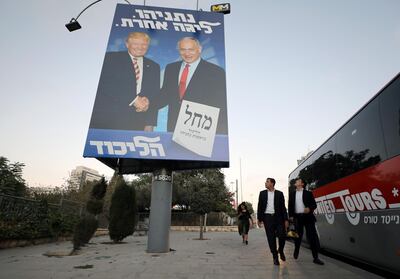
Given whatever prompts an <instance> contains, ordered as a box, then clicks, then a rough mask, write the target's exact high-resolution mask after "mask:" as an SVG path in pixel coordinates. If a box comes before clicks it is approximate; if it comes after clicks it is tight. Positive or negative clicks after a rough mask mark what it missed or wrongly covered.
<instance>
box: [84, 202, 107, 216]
mask: <svg viewBox="0 0 400 279" xmlns="http://www.w3.org/2000/svg"><path fill="white" fill-rule="evenodd" d="M86 209H87V211H88V212H90V213H91V214H93V215H98V214H100V213H101V212H103V201H101V200H96V199H90V200H88V202H87V204H86Z"/></svg>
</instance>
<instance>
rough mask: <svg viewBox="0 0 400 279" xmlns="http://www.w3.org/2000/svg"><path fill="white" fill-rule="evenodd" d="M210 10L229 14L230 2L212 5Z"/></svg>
mask: <svg viewBox="0 0 400 279" xmlns="http://www.w3.org/2000/svg"><path fill="white" fill-rule="evenodd" d="M211 11H212V12H217V13H223V14H229V13H230V12H231V4H229V3H224V4H217V5H212V6H211Z"/></svg>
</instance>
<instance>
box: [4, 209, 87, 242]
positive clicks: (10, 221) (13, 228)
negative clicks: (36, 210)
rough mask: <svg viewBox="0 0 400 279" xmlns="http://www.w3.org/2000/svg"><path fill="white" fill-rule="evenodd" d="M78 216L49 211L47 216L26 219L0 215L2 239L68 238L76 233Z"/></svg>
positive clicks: (36, 215)
mask: <svg viewBox="0 0 400 279" xmlns="http://www.w3.org/2000/svg"><path fill="white" fill-rule="evenodd" d="M78 218H79V217H78V216H76V215H72V214H64V213H61V212H59V211H57V210H49V211H48V212H47V214H46V215H43V214H32V215H28V216H25V217H24V218H21V217H18V216H12V217H10V216H7V218H6V217H5V216H4V214H2V213H0V220H1V221H0V239H36V238H45V237H58V236H68V235H71V234H72V233H73V231H74V227H75V225H76V223H77V222H78Z"/></svg>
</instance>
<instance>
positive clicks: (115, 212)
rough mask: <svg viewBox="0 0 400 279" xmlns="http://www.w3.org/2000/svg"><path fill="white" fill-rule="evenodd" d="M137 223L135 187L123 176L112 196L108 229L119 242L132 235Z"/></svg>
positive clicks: (114, 239)
mask: <svg viewBox="0 0 400 279" xmlns="http://www.w3.org/2000/svg"><path fill="white" fill-rule="evenodd" d="M136 223H137V207H136V195H135V189H134V188H133V187H130V186H128V185H127V184H126V182H125V181H124V179H123V177H122V176H120V177H119V178H118V180H117V183H116V187H115V191H114V193H113V195H112V198H111V206H110V224H109V226H108V231H109V234H110V238H111V239H112V240H113V241H114V242H119V241H121V240H123V239H124V238H125V237H127V236H129V235H132V234H133V233H134V231H135V226H136Z"/></svg>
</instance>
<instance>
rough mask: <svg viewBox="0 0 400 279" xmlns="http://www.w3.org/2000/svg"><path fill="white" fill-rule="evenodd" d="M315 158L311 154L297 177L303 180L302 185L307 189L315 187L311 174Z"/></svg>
mask: <svg viewBox="0 0 400 279" xmlns="http://www.w3.org/2000/svg"><path fill="white" fill-rule="evenodd" d="M314 160H315V157H314V154H313V155H311V156H310V157H309V158H308V159H307V160H306V161H305V162H304V163H303V165H302V167H303V168H302V169H301V170H300V172H299V177H300V178H301V179H303V180H304V182H305V185H304V187H305V188H306V189H307V190H313V189H315V178H314V176H313V162H314Z"/></svg>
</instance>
